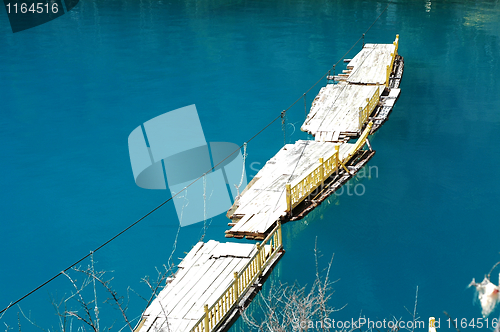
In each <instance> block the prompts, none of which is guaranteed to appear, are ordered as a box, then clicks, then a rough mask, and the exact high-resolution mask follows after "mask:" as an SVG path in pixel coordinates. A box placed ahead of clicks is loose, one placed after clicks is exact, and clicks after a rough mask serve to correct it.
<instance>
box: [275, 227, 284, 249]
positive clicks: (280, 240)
mask: <svg viewBox="0 0 500 332" xmlns="http://www.w3.org/2000/svg"><path fill="white" fill-rule="evenodd" d="M276 231H277V233H278V247H281V246H282V245H283V242H282V241H283V238H282V236H281V221H278V229H277V230H276Z"/></svg>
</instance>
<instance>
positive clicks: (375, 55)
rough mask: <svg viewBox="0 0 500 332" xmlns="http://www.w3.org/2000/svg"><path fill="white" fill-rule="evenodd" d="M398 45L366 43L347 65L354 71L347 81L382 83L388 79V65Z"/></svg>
mask: <svg viewBox="0 0 500 332" xmlns="http://www.w3.org/2000/svg"><path fill="white" fill-rule="evenodd" d="M395 51H396V47H395V46H394V45H393V44H366V45H365V47H364V48H363V49H362V50H361V52H359V53H358V54H356V56H355V57H354V58H353V59H352V61H351V62H349V65H348V66H347V68H348V69H351V70H352V72H351V74H350V75H349V77H348V78H347V82H349V83H354V84H380V85H385V84H386V81H387V69H386V68H387V66H388V65H390V64H391V61H392V56H391V53H392V54H394V53H395Z"/></svg>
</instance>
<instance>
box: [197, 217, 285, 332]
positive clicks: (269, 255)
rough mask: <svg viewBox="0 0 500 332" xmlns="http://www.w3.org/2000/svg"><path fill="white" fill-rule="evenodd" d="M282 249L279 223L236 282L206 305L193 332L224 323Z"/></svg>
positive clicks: (236, 275) (203, 331)
mask: <svg viewBox="0 0 500 332" xmlns="http://www.w3.org/2000/svg"><path fill="white" fill-rule="evenodd" d="M282 248H283V241H282V236H281V223H279V222H278V226H276V228H275V229H274V230H273V231H272V232H271V233H270V234H269V235H268V236H267V237H266V238H265V239H264V241H262V243H261V244H259V243H257V254H256V255H255V256H254V257H253V258H252V259H251V260H250V261H249V262H248V263H247V264H246V265H245V267H244V268H243V269H242V270H241V272H240V273H238V272H234V280H233V282H232V284H231V285H230V286H229V287H228V288H227V289H226V291H225V292H224V293H223V294H222V295H221V296H220V297H219V298H218V299H217V300H216V301H215V303H214V304H213V305H212V306H211V307H208V305H207V304H205V307H204V309H205V313H204V314H203V317H201V318H200V320H198V322H197V323H196V325H195V326H194V327H193V328H192V329H191V332H210V331H213V330H214V329H215V328H216V327H217V326H218V325H219V324H220V323H221V322H222V321H224V320H225V319H226V318H227V316H228V315H229V314H230V312H231V309H233V308H234V307H235V306H236V305H237V304H238V300H239V298H240V296H241V294H244V293H245V292H246V291H247V289H248V288H249V287H250V286H251V285H252V284H253V283H255V281H256V280H257V278H258V277H260V276H261V275H262V272H264V270H265V268H266V267H267V266H268V265H269V264H270V263H271V261H272V260H273V259H274V258H275V256H276V254H277V253H278V251H279V250H281V249H282Z"/></svg>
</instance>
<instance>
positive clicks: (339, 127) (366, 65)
mask: <svg viewBox="0 0 500 332" xmlns="http://www.w3.org/2000/svg"><path fill="white" fill-rule="evenodd" d="M398 44H399V35H397V36H396V40H395V41H394V42H393V43H392V44H366V45H364V47H363V49H362V50H361V52H359V53H358V54H357V55H356V56H355V57H354V58H352V59H345V60H344V62H345V63H347V69H346V70H343V72H342V74H339V75H337V76H327V82H329V83H330V84H327V85H326V86H325V87H323V88H322V89H321V90H320V92H319V94H318V96H317V97H316V98H315V99H314V101H313V103H312V105H311V110H310V112H309V115H308V116H307V118H306V120H305V122H304V124H303V125H302V127H301V129H302V130H303V131H306V132H308V133H310V134H311V135H312V136H313V137H314V140H299V141H297V142H295V143H294V144H287V145H285V146H284V147H283V148H281V149H280V150H279V151H278V153H277V154H276V155H275V156H274V157H273V158H271V159H270V160H269V161H268V162H267V163H266V165H265V166H264V167H263V168H262V169H261V170H260V171H259V173H258V174H257V175H256V176H255V177H254V178H253V180H252V181H250V183H249V184H248V185H247V187H246V188H245V190H243V192H242V193H241V195H240V196H239V197H238V199H237V200H236V201H235V203H234V204H233V206H232V207H231V209H230V210H229V211H228V213H227V216H228V218H230V219H231V222H230V223H229V224H228V225H229V226H230V227H231V228H230V229H229V230H227V231H226V234H225V236H226V237H230V238H243V237H246V238H247V239H255V240H259V241H260V240H262V243H260V244H259V243H256V244H242V243H231V242H229V243H220V242H217V241H213V240H210V241H208V242H207V243H204V242H199V243H198V244H196V245H195V246H194V247H193V249H192V250H191V251H190V252H189V253H188V254H187V255H186V257H185V258H184V259H183V260H182V262H181V263H180V264H179V265H178V270H177V272H176V273H175V275H174V276H173V277H172V278H169V279H168V281H167V284H166V285H165V287H164V289H163V290H162V291H161V292H160V293H159V295H158V296H157V297H156V298H155V299H154V301H153V302H152V303H151V305H149V306H148V308H147V309H146V311H145V312H144V313H143V314H142V317H141V320H140V322H139V323H138V325H137V327H136V328H135V329H134V332H157V331H178V332H184V331H189V332H211V331H217V332H223V331H226V330H227V329H229V327H230V326H231V324H232V323H233V322H234V321H235V320H236V319H237V318H238V316H239V314H240V312H241V310H244V309H245V308H246V307H247V306H248V305H249V304H250V302H251V300H252V299H253V297H254V296H255V294H256V293H257V292H258V291H259V290H260V288H261V286H262V283H263V282H264V281H265V279H266V278H267V277H268V276H269V274H270V272H271V271H272V269H273V267H274V266H275V265H276V263H277V262H278V260H279V259H280V258H281V257H282V255H283V254H284V249H283V241H282V235H281V224H282V223H283V222H287V221H291V220H297V219H300V218H303V217H304V216H305V215H307V214H308V213H309V212H311V211H313V210H314V209H315V208H316V207H317V206H318V205H319V204H320V203H321V202H323V201H324V200H325V199H327V198H328V197H329V196H330V195H331V194H333V193H334V192H335V191H336V190H337V189H339V188H340V187H341V186H342V185H344V184H345V183H346V182H347V181H348V180H349V179H351V178H352V177H353V176H354V175H355V174H356V173H357V172H358V171H359V170H360V169H361V168H363V167H364V166H365V165H366V163H367V162H368V161H369V160H370V159H371V158H372V157H373V155H374V154H375V151H373V150H372V147H371V144H370V141H369V140H368V137H369V135H371V134H373V133H374V132H375V131H376V130H378V129H379V128H380V126H381V125H382V124H383V123H384V122H385V121H387V119H388V117H389V114H390V113H391V112H392V109H393V106H394V104H395V102H396V101H397V99H398V98H399V95H400V89H399V87H400V84H401V79H402V76H403V70H404V61H403V58H402V57H401V56H400V55H398V54H397V50H398ZM335 82H337V84H333V83H335ZM351 139H357V140H356V142H355V143H349V141H350V140H351ZM365 147H366V148H365Z"/></svg>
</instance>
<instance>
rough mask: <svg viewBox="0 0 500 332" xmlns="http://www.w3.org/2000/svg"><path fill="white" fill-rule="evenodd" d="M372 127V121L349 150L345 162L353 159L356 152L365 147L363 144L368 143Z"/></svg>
mask: <svg viewBox="0 0 500 332" xmlns="http://www.w3.org/2000/svg"><path fill="white" fill-rule="evenodd" d="M372 127H373V122H372V121H370V123H369V124H368V125H367V126H366V128H365V130H364V131H363V133H362V134H361V136H359V138H358V140H357V141H356V143H355V144H354V145H353V146H352V148H351V149H350V150H349V153H348V154H347V157H346V158H345V160H344V163H347V162H348V161H349V160H351V158H352V157H353V156H354V155H355V154H356V152H358V151H359V150H360V149H361V148H363V146H364V145H365V143H366V139H367V138H368V135H370V131H371V130H372Z"/></svg>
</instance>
